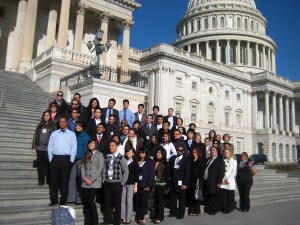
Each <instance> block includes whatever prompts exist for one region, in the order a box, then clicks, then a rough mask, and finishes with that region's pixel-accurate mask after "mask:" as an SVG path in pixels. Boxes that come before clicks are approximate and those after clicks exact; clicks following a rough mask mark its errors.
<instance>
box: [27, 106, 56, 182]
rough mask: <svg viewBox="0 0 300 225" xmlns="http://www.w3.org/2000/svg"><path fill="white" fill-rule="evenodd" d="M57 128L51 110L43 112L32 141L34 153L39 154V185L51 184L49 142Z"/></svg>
mask: <svg viewBox="0 0 300 225" xmlns="http://www.w3.org/2000/svg"><path fill="white" fill-rule="evenodd" d="M55 130H56V125H55V124H54V123H52V121H51V112H50V111H48V110H46V111H45V112H44V113H43V116H42V119H41V122H40V123H39V124H38V125H37V127H36V129H35V132H34V137H33V141H32V153H33V154H34V155H37V163H38V165H37V172H38V185H40V186H42V185H44V184H45V177H46V184H49V160H48V142H49V139H50V135H51V133H52V132H53V131H55Z"/></svg>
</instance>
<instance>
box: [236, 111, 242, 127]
mask: <svg viewBox="0 0 300 225" xmlns="http://www.w3.org/2000/svg"><path fill="white" fill-rule="evenodd" d="M241 117H242V116H241V115H240V114H237V115H236V127H237V128H238V129H241V122H242V121H241Z"/></svg>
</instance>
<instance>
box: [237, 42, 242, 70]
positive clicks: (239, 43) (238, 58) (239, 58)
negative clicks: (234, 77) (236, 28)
mask: <svg viewBox="0 0 300 225" xmlns="http://www.w3.org/2000/svg"><path fill="white" fill-rule="evenodd" d="M236 52H237V53H236V64H237V65H240V63H241V41H240V40H238V41H237V51H236Z"/></svg>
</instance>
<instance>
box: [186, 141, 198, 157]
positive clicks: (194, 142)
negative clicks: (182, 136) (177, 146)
mask: <svg viewBox="0 0 300 225" xmlns="http://www.w3.org/2000/svg"><path fill="white" fill-rule="evenodd" d="M184 143H185V145H186V147H187V151H188V155H189V156H191V155H192V152H191V149H192V148H194V147H198V148H199V146H198V144H197V142H196V141H194V140H192V143H191V146H189V141H188V139H186V140H184Z"/></svg>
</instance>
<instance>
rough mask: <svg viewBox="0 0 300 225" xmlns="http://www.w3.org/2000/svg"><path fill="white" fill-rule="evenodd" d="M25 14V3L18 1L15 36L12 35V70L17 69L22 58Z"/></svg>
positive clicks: (23, 0) (24, 1) (22, 0)
mask: <svg viewBox="0 0 300 225" xmlns="http://www.w3.org/2000/svg"><path fill="white" fill-rule="evenodd" d="M26 13H27V1H26V0H20V1H19V5H18V14H17V21H16V28H15V35H14V51H13V54H12V55H13V57H12V69H13V70H15V69H16V68H17V67H18V64H19V62H20V60H21V56H22V46H23V38H24V29H25V22H26Z"/></svg>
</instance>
